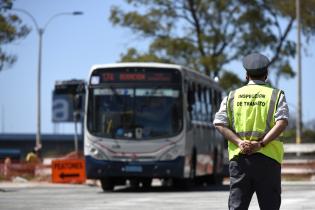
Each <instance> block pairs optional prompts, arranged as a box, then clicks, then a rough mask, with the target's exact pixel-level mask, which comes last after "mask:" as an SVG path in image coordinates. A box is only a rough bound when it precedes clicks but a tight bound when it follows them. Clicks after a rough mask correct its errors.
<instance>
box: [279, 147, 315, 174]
mask: <svg viewBox="0 0 315 210" xmlns="http://www.w3.org/2000/svg"><path fill="white" fill-rule="evenodd" d="M284 151H285V156H284V161H283V164H282V171H281V173H282V176H283V177H284V178H287V179H301V178H303V179H312V180H313V179H314V180H315V144H312V143H303V144H285V145H284Z"/></svg>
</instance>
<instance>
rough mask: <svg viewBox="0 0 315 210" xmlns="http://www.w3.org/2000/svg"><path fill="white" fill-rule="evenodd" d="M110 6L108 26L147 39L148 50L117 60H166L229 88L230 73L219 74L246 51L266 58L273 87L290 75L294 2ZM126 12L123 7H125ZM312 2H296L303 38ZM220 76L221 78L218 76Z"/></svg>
mask: <svg viewBox="0 0 315 210" xmlns="http://www.w3.org/2000/svg"><path fill="white" fill-rule="evenodd" d="M126 3H127V5H128V7H124V9H122V7H119V6H113V7H112V9H111V16H110V20H111V22H112V23H113V25H116V26H121V27H126V28H129V29H131V31H132V32H133V34H136V35H137V36H139V37H140V38H142V39H147V40H149V41H150V44H149V46H148V49H147V51H145V52H138V50H137V49H135V48H132V49H129V50H127V53H124V54H122V57H121V60H122V61H137V60H138V61H139V60H140V61H147V60H151V59H152V61H164V62H165V61H166V62H171V63H177V64H182V65H186V66H189V67H191V68H193V69H196V70H198V71H201V72H204V73H205V74H207V75H209V76H210V77H213V76H214V75H215V74H219V75H221V76H222V75H223V76H224V77H225V78H228V79H229V81H223V85H224V86H225V87H226V88H227V89H228V88H229V87H231V86H230V85H231V84H232V82H231V81H234V82H235V81H236V82H238V83H241V80H240V79H239V78H238V76H237V75H235V74H231V73H229V74H226V73H227V72H228V71H222V70H223V69H224V66H225V65H226V64H228V63H230V62H231V61H234V60H239V59H241V58H242V57H243V56H244V55H245V54H248V53H250V52H263V53H266V54H267V55H268V57H269V58H271V63H272V65H271V67H272V71H274V75H275V76H276V79H275V80H276V83H277V81H279V78H280V77H281V76H286V77H288V78H290V77H294V71H293V69H292V67H291V66H290V64H289V59H290V58H292V57H294V56H295V45H296V44H295V42H294V41H293V40H290V39H289V38H288V35H289V32H290V31H291V30H292V29H293V23H294V20H295V0H286V1H273V0H176V1H173V0H126ZM126 8H128V9H126ZM313 8H315V0H307V1H301V10H302V11H301V14H302V26H303V34H304V35H305V37H306V38H307V40H309V38H311V37H312V36H313V35H314V32H315V27H314V26H315V16H314V11H313ZM223 73H224V74H223Z"/></svg>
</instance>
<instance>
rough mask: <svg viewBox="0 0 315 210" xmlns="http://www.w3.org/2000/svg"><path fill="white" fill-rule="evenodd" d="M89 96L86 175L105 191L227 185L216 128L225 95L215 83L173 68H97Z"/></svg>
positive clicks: (121, 65)
mask: <svg viewBox="0 0 315 210" xmlns="http://www.w3.org/2000/svg"><path fill="white" fill-rule="evenodd" d="M86 93H87V95H86V106H85V117H84V120H85V123H84V124H85V129H84V154H85V159H86V174H87V178H88V179H98V180H100V182H101V186H102V188H103V190H104V191H108V190H113V189H114V187H115V186H117V185H122V184H125V183H129V184H130V185H132V186H136V187H137V186H138V187H148V186H150V185H151V182H152V179H160V180H162V182H163V181H166V180H167V181H168V183H169V180H171V181H170V182H171V183H173V184H174V185H176V184H177V185H181V184H182V183H184V182H185V181H186V180H192V181H194V180H205V181H208V182H214V181H215V180H222V179H221V177H222V170H223V157H224V147H225V142H224V139H223V138H222V137H221V135H219V133H218V132H216V130H215V128H214V126H213V124H212V121H213V117H214V114H215V112H216V111H217V110H218V108H219V105H220V101H221V99H222V98H221V97H222V94H223V91H222V89H221V88H220V87H219V86H218V84H217V83H216V82H214V81H213V80H211V79H210V78H209V77H207V76H205V75H203V74H201V73H198V72H197V71H193V70H189V69H188V68H185V67H182V66H179V65H174V64H160V63H117V64H106V65H94V66H93V67H92V69H91V71H90V75H89V79H88V84H87V91H86Z"/></svg>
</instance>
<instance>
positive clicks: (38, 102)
mask: <svg viewBox="0 0 315 210" xmlns="http://www.w3.org/2000/svg"><path fill="white" fill-rule="evenodd" d="M10 10H13V11H17V12H21V13H23V14H25V15H27V16H28V17H30V18H31V20H32V21H33V23H34V25H35V28H36V32H37V34H38V65H37V88H36V145H35V147H36V148H38V149H39V148H41V71H42V41H43V35H44V33H45V30H46V28H47V26H48V24H49V23H50V22H51V21H52V20H53V19H55V18H56V17H59V16H63V15H83V12H81V11H74V12H61V13H57V14H55V15H53V16H52V17H51V18H50V19H49V20H48V21H47V22H46V24H45V25H44V27H40V26H39V25H38V23H37V21H36V19H35V18H34V16H33V15H32V14H31V13H29V12H28V11H26V10H24V9H17V8H10Z"/></svg>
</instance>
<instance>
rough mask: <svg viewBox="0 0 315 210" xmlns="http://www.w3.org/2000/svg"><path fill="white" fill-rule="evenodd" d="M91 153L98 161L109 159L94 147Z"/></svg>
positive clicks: (90, 150)
mask: <svg viewBox="0 0 315 210" xmlns="http://www.w3.org/2000/svg"><path fill="white" fill-rule="evenodd" d="M89 153H90V155H91V156H92V157H93V158H95V159H98V160H107V159H108V158H107V156H106V155H105V154H104V153H103V152H102V151H100V150H99V149H97V148H95V147H92V146H90V147H89Z"/></svg>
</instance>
